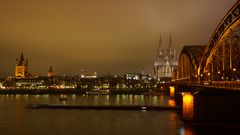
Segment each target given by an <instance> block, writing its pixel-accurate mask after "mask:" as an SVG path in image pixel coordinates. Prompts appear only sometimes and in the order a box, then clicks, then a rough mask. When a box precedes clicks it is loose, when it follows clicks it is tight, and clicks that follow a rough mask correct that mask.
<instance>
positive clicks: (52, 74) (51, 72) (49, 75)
mask: <svg viewBox="0 0 240 135" xmlns="http://www.w3.org/2000/svg"><path fill="white" fill-rule="evenodd" d="M53 76H54V72H53V68H52V66H50V68H49V71H48V77H53Z"/></svg>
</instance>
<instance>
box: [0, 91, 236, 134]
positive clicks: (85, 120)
mask: <svg viewBox="0 0 240 135" xmlns="http://www.w3.org/2000/svg"><path fill="white" fill-rule="evenodd" d="M60 96H63V95H0V134H1V135H11V134H12V135H16V134H18V135H21V134H24V135H32V134H34V135H43V134H44V135H52V134H58V135H65V134H68V135H71V134H86V135H95V134H100V135H101V134H104V135H108V134H109V135H110V134H114V135H123V134H127V135H129V134H138V135H146V134H151V135H159V134H163V135H177V134H180V135H195V134H208V133H218V132H217V131H216V130H218V129H219V127H218V126H217V127H216V126H215V128H212V126H204V125H201V126H200V127H199V125H198V126H192V125H191V124H183V122H182V121H181V119H180V117H179V115H178V114H177V113H176V112H174V111H146V112H142V111H120V110H118V111H114V110H101V111H100V110H64V109H62V110H61V109H60V110H48V109H43V110H31V109H26V108H25V106H26V105H27V104H28V103H50V104H71V105H158V106H172V105H174V104H175V101H174V100H173V99H172V98H169V97H168V96H167V95H158V96H146V95H75V94H72V95H64V96H66V98H67V100H59V97H60ZM224 128H226V127H224ZM224 128H222V130H221V132H219V133H224V132H222V131H223V129H224ZM205 129H208V130H205ZM231 131H232V130H231ZM227 133H229V132H227Z"/></svg>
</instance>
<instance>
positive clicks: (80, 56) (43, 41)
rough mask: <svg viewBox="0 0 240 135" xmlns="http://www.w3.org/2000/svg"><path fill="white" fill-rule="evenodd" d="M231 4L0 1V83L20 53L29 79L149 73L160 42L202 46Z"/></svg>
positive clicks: (229, 0) (202, 0)
mask: <svg viewBox="0 0 240 135" xmlns="http://www.w3.org/2000/svg"><path fill="white" fill-rule="evenodd" d="M236 1H237V0H1V1H0V18H1V21H0V46H1V49H0V60H1V64H0V76H1V77H4V76H7V75H13V74H14V69H15V60H16V58H17V57H19V56H20V54H21V52H23V53H24V56H25V58H27V59H28V60H29V68H28V69H29V72H31V73H32V74H35V75H46V74H47V71H48V69H49V66H50V65H52V66H53V69H54V71H55V73H56V75H63V74H68V75H75V74H80V73H81V69H84V71H85V72H86V73H91V72H95V71H96V72H98V73H99V74H100V75H105V74H123V73H130V72H140V70H145V72H146V73H151V70H152V68H153V61H154V59H155V57H156V53H157V48H158V42H159V36H160V33H161V35H162V43H163V48H166V47H167V45H168V40H169V35H170V33H171V34H172V39H173V45H174V47H175V48H176V50H177V54H178V57H179V54H180V51H181V48H182V47H183V46H184V45H204V44H207V43H208V41H209V39H210V37H211V35H212V33H213V31H214V29H215V28H216V27H217V25H218V23H219V22H220V21H221V19H222V17H223V16H224V15H225V13H226V12H227V11H228V10H229V9H230V8H231V7H232V6H233V5H234V4H235V2H236Z"/></svg>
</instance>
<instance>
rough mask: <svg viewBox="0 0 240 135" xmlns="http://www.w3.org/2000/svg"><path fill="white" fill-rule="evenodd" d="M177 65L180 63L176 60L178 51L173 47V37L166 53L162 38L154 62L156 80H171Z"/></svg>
mask: <svg viewBox="0 0 240 135" xmlns="http://www.w3.org/2000/svg"><path fill="white" fill-rule="evenodd" d="M177 65H178V62H177V60H176V50H175V49H174V47H173V43H172V37H171V35H170V38H169V44H168V48H167V50H166V51H164V50H163V48H162V39H161V36H160V41H159V46H158V50H157V57H156V59H155V61H154V73H153V76H154V78H155V79H156V80H158V81H164V80H169V79H170V78H171V77H172V72H173V70H174V69H175V68H176V67H177Z"/></svg>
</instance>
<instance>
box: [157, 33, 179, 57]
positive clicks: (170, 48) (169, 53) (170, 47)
mask: <svg viewBox="0 0 240 135" xmlns="http://www.w3.org/2000/svg"><path fill="white" fill-rule="evenodd" d="M175 55H176V51H175V50H174V47H173V43H172V36H171V34H170V38H169V44H168V48H167V53H166V56H167V57H169V58H170V59H175V57H176V56H175ZM157 57H158V58H160V59H161V58H164V57H165V56H164V52H163V49H162V37H161V34H160V40H159V46H158V56H157Z"/></svg>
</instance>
